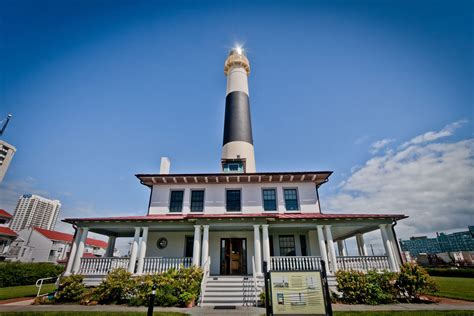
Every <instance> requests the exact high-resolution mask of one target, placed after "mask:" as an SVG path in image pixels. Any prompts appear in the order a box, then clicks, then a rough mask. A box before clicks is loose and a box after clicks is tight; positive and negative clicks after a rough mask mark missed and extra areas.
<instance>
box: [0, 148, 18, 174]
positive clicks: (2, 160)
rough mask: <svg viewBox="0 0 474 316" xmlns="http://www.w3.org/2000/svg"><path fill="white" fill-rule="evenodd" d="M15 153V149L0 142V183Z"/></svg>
mask: <svg viewBox="0 0 474 316" xmlns="http://www.w3.org/2000/svg"><path fill="white" fill-rule="evenodd" d="M15 152H16V148H15V147H13V146H12V145H10V144H9V143H7V142H5V141H3V140H0V183H1V182H2V181H3V178H4V177H5V174H6V173H7V170H8V166H9V165H10V162H11V161H12V158H13V155H14V154H15Z"/></svg>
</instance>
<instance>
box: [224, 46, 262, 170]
mask: <svg viewBox="0 0 474 316" xmlns="http://www.w3.org/2000/svg"><path fill="white" fill-rule="evenodd" d="M224 73H225V75H226V76H227V91H226V102H225V121H224V141H223V144H222V145H223V147H222V159H223V160H227V159H245V172H251V173H252V172H256V168H255V154H254V148H253V137H252V122H251V118H250V103H249V89H248V75H249V73H250V64H249V60H248V59H247V56H245V53H244V51H243V50H242V48H240V47H237V48H234V49H232V50H231V51H230V53H229V56H228V57H227V59H226V61H225V66H224Z"/></svg>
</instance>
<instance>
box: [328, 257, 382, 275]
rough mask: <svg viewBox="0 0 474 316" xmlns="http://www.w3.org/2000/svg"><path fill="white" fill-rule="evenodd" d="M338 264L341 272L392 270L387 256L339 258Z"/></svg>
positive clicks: (337, 259)
mask: <svg viewBox="0 0 474 316" xmlns="http://www.w3.org/2000/svg"><path fill="white" fill-rule="evenodd" d="M336 262H337V267H338V269H339V270H357V271H362V272H366V271H369V270H378V271H380V270H390V265H389V263H388V258H387V256H365V257H364V256H362V257H357V256H354V257H352V256H346V257H337V258H336Z"/></svg>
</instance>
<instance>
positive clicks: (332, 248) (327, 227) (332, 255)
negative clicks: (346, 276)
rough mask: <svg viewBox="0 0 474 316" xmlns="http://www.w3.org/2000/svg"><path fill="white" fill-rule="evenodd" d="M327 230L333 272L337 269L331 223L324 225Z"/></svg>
mask: <svg viewBox="0 0 474 316" xmlns="http://www.w3.org/2000/svg"><path fill="white" fill-rule="evenodd" d="M324 229H325V230H326V241H327V243H328V248H329V249H328V251H329V261H330V263H331V268H332V269H331V270H332V273H336V271H337V261H336V249H334V242H333V240H332V232H331V225H326V226H324Z"/></svg>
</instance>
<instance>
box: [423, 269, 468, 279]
mask: <svg viewBox="0 0 474 316" xmlns="http://www.w3.org/2000/svg"><path fill="white" fill-rule="evenodd" d="M425 270H426V271H427V272H428V273H429V275H431V276H445V277H458V278H474V268H471V269H469V268H461V269H450V268H425Z"/></svg>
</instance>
